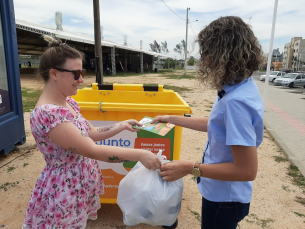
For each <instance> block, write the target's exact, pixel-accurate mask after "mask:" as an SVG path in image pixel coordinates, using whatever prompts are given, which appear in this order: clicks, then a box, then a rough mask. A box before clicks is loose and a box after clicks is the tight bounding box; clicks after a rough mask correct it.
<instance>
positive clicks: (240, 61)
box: [196, 16, 263, 90]
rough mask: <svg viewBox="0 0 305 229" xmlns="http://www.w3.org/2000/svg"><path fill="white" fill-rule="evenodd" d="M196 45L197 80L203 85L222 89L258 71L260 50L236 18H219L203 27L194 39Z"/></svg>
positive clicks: (256, 42)
mask: <svg viewBox="0 0 305 229" xmlns="http://www.w3.org/2000/svg"><path fill="white" fill-rule="evenodd" d="M196 42H198V44H199V53H200V61H199V64H198V65H199V71H198V78H199V80H200V81H201V83H202V84H203V85H204V86H210V87H211V88H215V89H217V90H221V89H222V87H223V85H225V84H236V83H239V82H241V81H242V80H243V79H245V78H249V77H250V76H251V75H252V73H253V72H254V71H256V70H258V69H259V67H260V65H261V64H262V63H263V56H262V47H261V45H260V44H259V42H258V40H257V38H256V37H255V35H254V33H253V31H252V30H251V28H250V26H249V25H247V24H246V23H245V22H244V21H243V20H242V19H241V18H239V17H235V16H228V17H220V18H218V19H217V20H215V21H213V22H211V23H210V24H209V25H208V26H206V27H205V28H204V29H203V30H202V31H201V32H200V33H199V34H198V37H197V39H196Z"/></svg>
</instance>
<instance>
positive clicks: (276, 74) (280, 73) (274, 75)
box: [259, 71, 286, 82]
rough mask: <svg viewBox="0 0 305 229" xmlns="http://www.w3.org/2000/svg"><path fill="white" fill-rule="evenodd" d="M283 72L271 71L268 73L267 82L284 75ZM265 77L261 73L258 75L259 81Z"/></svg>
mask: <svg viewBox="0 0 305 229" xmlns="http://www.w3.org/2000/svg"><path fill="white" fill-rule="evenodd" d="M285 74H286V73H285V72H281V71H271V72H270V73H269V82H273V81H274V80H275V79H276V78H281V77H283V76H284V75H285ZM265 79H266V75H261V76H260V77H259V80H260V81H265Z"/></svg>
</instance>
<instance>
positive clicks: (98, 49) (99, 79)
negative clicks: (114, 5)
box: [93, 0, 103, 84]
mask: <svg viewBox="0 0 305 229" xmlns="http://www.w3.org/2000/svg"><path fill="white" fill-rule="evenodd" d="M93 15H94V45H95V75H96V83H98V84H103V53H102V44H101V25H100V4H99V0H93Z"/></svg>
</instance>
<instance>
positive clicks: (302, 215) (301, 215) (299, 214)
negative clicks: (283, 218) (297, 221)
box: [293, 212, 305, 217]
mask: <svg viewBox="0 0 305 229" xmlns="http://www.w3.org/2000/svg"><path fill="white" fill-rule="evenodd" d="M293 213H294V214H296V215H297V216H299V217H305V215H304V214H301V213H298V212H293Z"/></svg>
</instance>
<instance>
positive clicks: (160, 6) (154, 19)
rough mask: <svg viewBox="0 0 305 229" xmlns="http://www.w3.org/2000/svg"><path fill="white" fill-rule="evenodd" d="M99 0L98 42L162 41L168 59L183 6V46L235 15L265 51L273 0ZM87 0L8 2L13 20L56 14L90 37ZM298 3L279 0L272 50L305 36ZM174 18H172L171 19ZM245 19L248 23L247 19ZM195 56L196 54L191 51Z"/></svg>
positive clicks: (178, 35) (51, 18)
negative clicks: (100, 28)
mask: <svg viewBox="0 0 305 229" xmlns="http://www.w3.org/2000/svg"><path fill="white" fill-rule="evenodd" d="M164 2H165V3H166V5H167V6H168V7H170V8H171V10H172V11H174V12H175V13H173V12H172V11H171V10H169V9H168V7H167V6H166V5H165V4H164V3H163V1H162V0H159V1H155V0H145V1H143V0H125V1H122V0H112V1H110V2H109V1H105V0H100V2H99V4H100V23H101V25H102V26H103V28H104V38H105V39H107V40H111V41H114V42H118V43H123V41H124V40H123V36H124V35H127V40H128V44H131V45H132V46H135V47H139V46H140V40H142V41H143V48H144V49H146V50H149V43H151V42H153V41H154V40H156V41H157V42H159V43H161V41H165V40H166V41H167V43H168V49H169V50H170V53H168V55H170V56H173V57H174V56H178V55H179V54H177V53H174V52H173V48H174V47H175V46H176V44H178V43H180V41H181V40H182V39H185V36H186V21H185V18H186V8H187V7H190V8H191V9H190V11H189V19H190V21H194V20H198V22H192V23H191V26H189V28H188V41H189V42H188V43H189V44H188V46H189V48H191V45H192V43H193V41H194V39H195V37H196V36H195V35H196V34H198V32H199V31H200V30H201V29H202V28H203V27H204V26H206V25H207V24H208V23H210V22H211V21H213V20H215V19H217V18H218V17H220V16H228V15H235V16H239V17H241V18H242V19H243V20H244V21H245V22H247V23H249V24H250V25H251V26H252V29H253V31H254V33H255V35H256V36H257V37H258V39H259V41H260V42H261V44H262V46H263V49H264V52H268V50H269V44H270V37H271V26H272V17H273V7H274V1H265V0H256V1H252V0H251V1H250V0H231V1H227V0H213V1H210V0H202V1H198V0H188V1H185V0H164ZM92 4H93V3H92V1H87V0H65V1H63V0H44V1H41V0H31V1H24V0H14V6H15V16H16V18H18V19H22V20H26V21H30V22H35V23H39V24H43V25H49V26H54V27H55V12H56V11H61V12H62V16H63V25H62V26H63V28H64V29H65V30H71V31H74V32H81V33H85V34H88V35H91V36H93V34H94V24H93V23H94V22H93V5H92ZM304 7H305V2H304V0H294V1H293V2H292V1H290V0H281V1H279V4H278V11H277V19H276V29H275V40H274V48H279V49H280V51H283V48H284V45H285V44H286V43H288V42H290V41H291V38H292V37H296V36H300V37H305V30H303V29H302V28H303V18H304V17H305V11H304V10H303V9H304ZM177 15H178V16H177ZM250 17H251V20H249V18H250ZM194 52H196V50H194Z"/></svg>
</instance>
